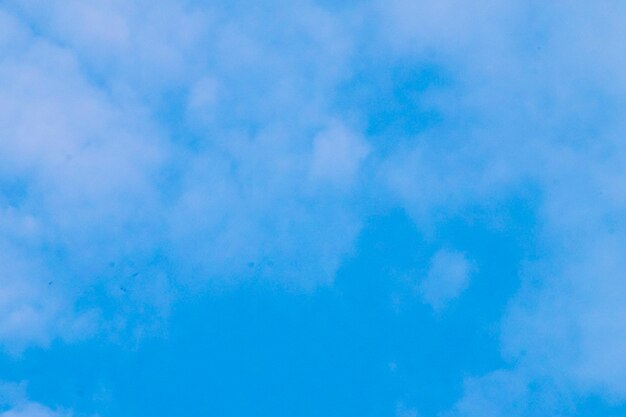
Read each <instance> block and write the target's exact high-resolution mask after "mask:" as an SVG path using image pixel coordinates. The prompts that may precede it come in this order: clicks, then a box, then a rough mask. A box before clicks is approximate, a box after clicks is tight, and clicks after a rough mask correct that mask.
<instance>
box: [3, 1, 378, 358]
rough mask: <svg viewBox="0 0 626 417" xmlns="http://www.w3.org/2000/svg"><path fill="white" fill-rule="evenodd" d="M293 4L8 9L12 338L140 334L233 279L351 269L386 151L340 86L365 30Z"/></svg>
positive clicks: (16, 345)
mask: <svg viewBox="0 0 626 417" xmlns="http://www.w3.org/2000/svg"><path fill="white" fill-rule="evenodd" d="M282 6H285V5H282ZM282 6H279V5H274V6H272V7H268V8H265V7H263V8H262V9H261V10H257V11H255V12H251V11H250V10H248V8H246V7H244V5H242V4H238V3H233V4H232V5H219V4H217V5H215V6H210V7H200V6H199V5H194V4H192V3H184V2H183V3H179V2H171V1H164V2H160V3H159V4H156V3H154V2H143V1H138V2H131V3H129V2H117V1H96V2H91V3H89V4H86V3H83V2H65V1H53V2H49V3H46V5H42V4H40V3H38V2H28V1H27V2H21V1H20V2H12V1H9V2H7V3H6V5H4V6H3V8H2V9H1V10H0V19H1V20H2V25H1V26H2V32H1V33H0V54H2V59H3V64H2V65H1V66H0V77H1V79H2V80H1V81H0V87H1V90H2V94H1V95H0V114H1V116H0V128H1V130H2V132H3V136H2V138H1V139H0V190H1V193H0V198H1V200H0V204H1V206H0V231H1V233H0V245H2V248H3V252H2V256H3V260H4V262H3V263H2V266H1V268H2V269H1V270H0V282H2V283H3V285H2V287H3V292H2V298H1V300H0V310H1V311H2V313H3V314H2V317H3V320H2V321H0V344H3V345H5V346H8V347H9V348H10V349H14V350H20V349H22V348H23V347H25V346H28V345H29V344H37V345H46V344H47V343H49V342H50V341H51V340H53V339H54V338H58V337H60V338H64V339H67V340H70V339H73V338H75V337H81V336H84V335H88V334H89V333H90V332H91V331H92V330H93V329H95V328H103V326H104V328H109V329H113V330H115V329H118V330H120V329H129V330H130V331H135V330H132V329H131V327H132V326H133V324H132V323H131V322H132V321H133V320H135V319H134V318H133V317H132V316H133V315H136V314H135V313H131V311H134V312H137V311H142V312H145V315H146V316H148V317H146V318H144V319H145V320H144V321H146V320H147V321H150V316H153V317H154V318H158V317H159V316H160V315H163V314H166V312H167V308H168V306H169V304H170V302H171V301H172V300H171V298H172V297H173V296H174V294H175V291H174V289H175V288H178V287H182V288H187V287H189V286H190V285H191V286H192V287H193V286H196V285H200V286H202V285H205V283H207V282H209V281H212V280H216V279H217V280H221V281H229V280H231V279H233V278H235V277H238V278H239V279H246V278H249V277H253V276H261V277H265V278H268V279H274V280H277V281H279V282H282V283H283V284H285V285H288V286H294V287H307V288H312V287H314V286H316V285H318V284H319V283H325V282H330V281H332V278H333V276H334V272H335V270H336V269H337V268H338V266H339V263H340V260H341V257H342V256H343V255H344V254H345V253H347V252H349V251H350V250H351V246H352V242H353V240H354V238H355V236H356V234H357V233H358V230H359V227H360V222H361V219H360V214H359V213H358V210H356V211H355V210H354V209H353V206H354V205H355V202H354V198H353V196H354V193H355V191H354V190H355V186H356V184H357V183H358V181H359V177H360V175H361V172H362V170H361V169H360V165H361V164H362V162H363V161H364V159H365V158H366V156H367V154H368V145H367V144H366V141H365V139H364V138H363V137H362V136H361V135H360V134H359V133H358V131H356V130H355V128H353V127H351V126H350V124H349V123H347V122H344V121H342V120H341V119H337V118H336V117H335V115H334V114H333V112H332V111H330V105H331V103H329V102H328V101H329V97H330V96H331V95H332V94H331V93H330V92H331V91H332V89H333V88H334V87H335V86H336V85H337V83H338V82H340V81H341V80H342V77H343V76H344V75H343V73H344V67H345V61H346V60H347V59H348V54H349V49H350V46H349V41H348V40H347V39H342V38H344V37H345V35H344V34H343V33H342V30H343V29H342V27H341V25H340V22H339V21H338V20H337V19H336V17H334V16H332V15H330V14H329V13H327V12H325V11H324V10H322V9H321V8H319V7H317V6H315V5H312V4H309V3H302V4H299V5H293V6H289V7H282ZM302 8H305V9H306V10H307V12H306V13H301V10H302ZM276 12H280V13H281V16H280V18H281V19H284V20H285V22H290V23H289V24H288V25H285V26H284V27H281V28H279V29H277V28H273V27H269V26H267V25H266V24H265V21H266V18H267V17H268V16H271V15H273V14H274V13H276ZM282 39H289V44H288V45H285V47H284V48H282V49H276V48H275V47H274V43H275V42H277V41H279V40H282ZM128 299H130V300H131V302H130V303H128V302H127V300H128ZM106 306H108V307H106ZM133 307H136V308H133ZM139 321H141V320H139ZM116 331H117V330H116Z"/></svg>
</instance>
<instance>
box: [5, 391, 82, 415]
mask: <svg viewBox="0 0 626 417" xmlns="http://www.w3.org/2000/svg"><path fill="white" fill-rule="evenodd" d="M72 415H73V414H72V413H71V412H70V411H67V410H58V409H56V410H55V409H51V408H48V407H46V406H44V405H42V404H39V403H37V402H33V401H30V400H28V398H27V396H26V384H25V383H21V384H12V383H0V417H71V416H72Z"/></svg>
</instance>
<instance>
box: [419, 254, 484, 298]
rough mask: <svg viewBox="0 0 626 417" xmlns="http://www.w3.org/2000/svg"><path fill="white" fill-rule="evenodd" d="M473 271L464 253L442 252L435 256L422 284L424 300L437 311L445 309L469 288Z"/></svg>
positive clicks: (421, 291)
mask: <svg viewBox="0 0 626 417" xmlns="http://www.w3.org/2000/svg"><path fill="white" fill-rule="evenodd" d="M471 270H472V266H471V265H470V263H469V262H468V261H467V259H466V258H465V255H464V254H463V253H459V252H452V251H448V250H440V251H439V252H437V253H435V255H433V257H432V259H431V262H430V268H429V270H428V273H427V274H426V276H425V277H424V279H423V280H422V281H421V282H420V294H421V296H422V299H423V300H424V302H426V303H428V304H430V305H431V306H432V307H433V308H434V309H435V310H439V309H441V308H443V307H444V306H445V305H446V304H447V303H448V302H449V301H451V300H453V299H455V298H457V297H458V296H459V295H460V294H461V293H462V292H463V290H465V288H467V286H468V285H469V280H470V274H471Z"/></svg>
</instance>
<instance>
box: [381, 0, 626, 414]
mask: <svg viewBox="0 0 626 417" xmlns="http://www.w3.org/2000/svg"><path fill="white" fill-rule="evenodd" d="M380 7H381V8H382V9H384V10H385V11H387V12H388V13H387V14H386V16H387V18H388V19H390V21H392V22H394V23H395V24H394V25H392V26H393V27H394V30H393V31H391V32H390V33H388V35H389V39H390V42H391V43H392V44H393V45H395V47H396V48H397V49H398V50H399V51H401V52H400V53H407V54H409V53H412V54H417V55H420V56H422V57H424V59H431V60H435V61H436V62H438V63H440V64H442V65H444V66H446V68H448V70H449V71H450V73H452V74H453V79H454V80H455V82H454V83H452V84H451V86H450V87H449V88H448V89H447V91H445V90H444V91H441V92H437V96H436V97H435V98H434V99H433V100H434V102H435V103H437V105H438V109H439V110H440V111H441V112H442V114H443V116H442V117H443V118H444V120H445V121H446V123H445V124H444V125H443V127H442V128H441V129H439V130H437V129H434V130H433V132H432V134H425V135H424V137H423V138H422V140H421V141H420V143H419V144H418V145H415V146H413V147H412V149H411V150H410V151H409V152H406V150H404V151H403V152H402V153H400V154H398V155H397V156H396V157H395V158H396V160H397V162H394V163H392V164H390V165H389V168H388V169H387V172H388V173H389V174H388V178H389V181H390V184H391V185H392V187H393V189H395V190H396V194H397V195H398V197H399V198H400V199H401V200H402V201H404V204H405V206H406V207H407V208H408V209H409V210H410V211H411V212H412V213H413V215H414V217H415V219H416V221H417V222H419V223H420V224H427V225H428V224H430V225H432V224H433V222H435V223H436V222H440V221H441V218H440V216H441V213H442V212H444V213H447V216H455V215H457V214H459V213H463V210H464V209H465V208H467V207H476V206H482V207H487V208H490V207H494V202H495V205H496V206H497V205H498V204H501V202H503V201H505V199H506V198H507V196H510V195H512V194H513V195H514V194H515V193H516V192H517V191H516V190H520V189H523V188H524V187H526V188H528V187H530V188H532V189H533V190H536V191H534V194H535V195H536V196H537V197H536V199H535V200H533V201H529V205H531V206H533V207H534V210H536V214H537V218H538V222H537V226H536V227H537V229H536V230H533V231H532V232H533V233H536V234H537V236H538V238H539V245H540V246H539V247H537V248H536V253H537V255H535V258H534V259H528V260H527V261H528V262H527V264H526V265H525V266H520V275H521V276H522V278H523V286H522V289H521V290H520V292H519V294H518V295H517V296H516V297H515V299H514V300H512V303H511V308H510V311H509V313H508V314H507V317H505V319H504V321H503V332H502V343H503V355H504V356H505V358H507V360H508V361H509V362H510V363H511V366H512V368H513V371H495V373H494V374H492V375H490V376H485V377H484V378H479V379H477V380H473V381H472V382H470V383H469V385H468V386H467V389H466V394H465V398H464V399H462V400H461V401H460V402H459V405H458V407H457V410H456V414H454V415H459V416H473V415H492V416H500V415H502V416H505V415H506V416H511V415H546V414H550V415H556V414H558V413H559V410H560V412H565V411H563V410H567V402H566V401H562V402H559V401H556V400H555V401H553V402H549V401H548V402H545V401H537V398H536V395H535V397H533V396H532V395H534V394H532V393H530V394H529V393H527V390H529V389H530V388H529V387H530V386H532V384H536V383H537V381H541V380H545V379H547V380H548V381H551V383H553V384H555V386H556V387H558V388H555V389H556V390H557V392H559V393H561V394H562V395H564V396H567V395H571V394H573V393H577V394H579V395H582V396H585V395H589V394H598V395H601V396H603V397H604V398H607V399H611V400H617V401H623V400H624V399H626V390H625V386H626V385H625V384H624V381H626V370H625V369H624V368H623V367H622V366H620V364H621V363H622V362H623V361H622V360H621V358H622V356H623V354H622V353H621V352H622V351H623V346H625V344H626V334H625V333H624V332H623V331H622V330H621V327H620V324H619V323H621V322H622V320H621V318H622V317H623V316H624V308H623V301H622V300H623V299H624V291H626V285H625V284H624V282H623V271H624V265H623V256H621V255H620V254H623V253H624V250H625V249H626V241H625V240H624V239H623V236H622V235H623V231H624V225H623V222H622V221H621V220H620V218H621V217H622V213H623V211H624V208H625V207H626V206H625V205H624V202H625V200H624V191H623V187H620V186H619V185H618V184H623V183H624V178H625V175H624V174H625V172H624V169H623V166H624V162H625V161H624V152H625V151H626V147H625V146H624V141H623V137H624V135H625V134H626V129H625V126H624V123H623V121H622V120H620V117H619V109H620V108H621V107H622V106H623V102H624V100H623V97H624V94H625V93H626V90H625V89H624V87H625V86H624V83H623V77H624V72H623V71H622V69H623V68H624V66H623V59H624V58H623V57H624V55H623V53H621V52H622V51H623V47H622V46H621V45H620V41H619V39H622V38H623V35H624V33H623V32H624V29H623V26H622V25H619V24H618V23H617V22H618V21H620V20H621V19H623V18H624V17H625V16H626V9H625V8H624V7H623V6H621V5H617V4H614V3H612V4H611V5H608V4H604V7H599V6H598V5H590V4H588V3H584V2H573V3H568V4H567V5H565V4H550V5H548V4H545V3H539V2H531V3H529V4H525V5H522V4H513V3H510V2H500V1H484V2H471V4H470V2H465V1H444V2H438V3H437V5H434V4H429V3H427V2H417V3H416V2H404V1H402V0H398V1H393V2H390V3H389V4H388V5H387V2H386V4H385V5H381V6H380ZM398 167H400V168H398ZM407 173H411V175H408V178H407V177H406V176H405V175H403V174H407ZM498 202H500V203H498ZM529 232H530V231H529ZM495 381H499V382H495ZM510 389H515V390H516V393H510V392H508V391H507V390H510ZM486 393H491V394H486ZM532 403H536V404H543V405H545V407H546V408H545V409H541V408H538V409H532V410H531V409H529V408H528V407H529V404H532ZM548 404H549V405H548ZM550 407H551V408H550ZM560 407H562V408H560Z"/></svg>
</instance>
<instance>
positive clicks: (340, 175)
mask: <svg viewBox="0 0 626 417" xmlns="http://www.w3.org/2000/svg"><path fill="white" fill-rule="evenodd" d="M369 152H370V149H369V146H368V145H367V143H366V142H365V141H364V140H363V139H361V138H359V137H358V136H357V135H356V134H354V133H353V132H350V131H349V130H347V129H346V128H345V127H343V126H341V125H337V124H335V125H332V126H331V127H330V128H329V129H327V130H324V131H323V132H321V133H319V134H318V135H317V136H316V137H315V139H314V140H313V154H312V160H311V168H310V175H311V176H312V178H313V179H314V180H317V181H321V182H328V183H330V184H334V185H337V186H340V187H348V186H350V185H351V184H352V183H353V182H354V179H355V177H356V175H357V173H358V170H359V166H360V164H361V162H362V161H363V159H364V158H365V157H366V156H367V154H368V153H369Z"/></svg>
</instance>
